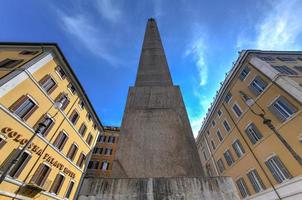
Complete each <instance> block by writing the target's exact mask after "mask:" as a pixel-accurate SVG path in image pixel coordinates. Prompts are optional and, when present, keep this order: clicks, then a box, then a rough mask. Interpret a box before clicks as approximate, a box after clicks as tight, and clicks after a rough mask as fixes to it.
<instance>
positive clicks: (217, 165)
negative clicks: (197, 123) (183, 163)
mask: <svg viewBox="0 0 302 200" xmlns="http://www.w3.org/2000/svg"><path fill="white" fill-rule="evenodd" d="M301 103H302V52H283V51H254V50H246V51H242V52H241V53H240V56H239V58H238V59H237V61H236V63H235V64H234V66H233V68H232V69H231V71H230V72H229V73H228V74H227V76H226V79H225V81H224V82H223V83H222V84H221V88H220V90H219V91H218V92H217V95H216V97H215V99H214V102H213V103H212V105H211V107H210V108H209V110H208V113H207V115H206V117H205V120H204V123H203V125H202V127H201V129H200V131H199V135H198V137H197V146H198V151H199V154H200V158H201V161H202V164H203V168H204V171H205V172H206V173H207V175H208V176H217V175H219V176H231V177H232V178H233V180H234V182H235V184H236V186H237V189H238V191H239V193H240V194H241V198H242V199H263V200H264V199H265V200H268V199H302V189H301V185H302V162H301V156H302V131H301V130H302V123H301V119H302V113H301V108H302V107H301V106H302V105H301Z"/></svg>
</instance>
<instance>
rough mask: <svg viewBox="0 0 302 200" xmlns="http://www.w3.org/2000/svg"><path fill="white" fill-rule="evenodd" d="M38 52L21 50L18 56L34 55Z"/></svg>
mask: <svg viewBox="0 0 302 200" xmlns="http://www.w3.org/2000/svg"><path fill="white" fill-rule="evenodd" d="M37 53H39V51H32V50H23V51H21V52H20V53H19V54H21V55H36V54H37Z"/></svg>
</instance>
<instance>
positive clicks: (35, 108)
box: [23, 105, 39, 121]
mask: <svg viewBox="0 0 302 200" xmlns="http://www.w3.org/2000/svg"><path fill="white" fill-rule="evenodd" d="M38 107H39V106H37V105H35V106H34V107H33V108H32V109H30V111H29V112H28V113H26V115H25V116H24V117H23V120H24V121H25V120H27V119H28V118H29V117H30V116H31V115H32V114H33V113H34V112H35V111H36V110H37V109H38Z"/></svg>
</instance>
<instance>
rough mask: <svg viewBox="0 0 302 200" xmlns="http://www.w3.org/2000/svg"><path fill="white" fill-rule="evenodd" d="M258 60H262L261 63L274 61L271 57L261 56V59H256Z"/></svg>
mask: <svg viewBox="0 0 302 200" xmlns="http://www.w3.org/2000/svg"><path fill="white" fill-rule="evenodd" d="M258 58H260V59H261V60H263V61H274V60H275V58H273V57H270V56H265V57H264V56H263V57H260V56H259V57H258Z"/></svg>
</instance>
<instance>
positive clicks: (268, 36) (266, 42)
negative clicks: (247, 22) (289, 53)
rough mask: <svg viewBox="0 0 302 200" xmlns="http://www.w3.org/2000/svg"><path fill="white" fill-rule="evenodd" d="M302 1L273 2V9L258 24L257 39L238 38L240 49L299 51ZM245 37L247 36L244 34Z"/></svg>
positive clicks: (301, 29) (301, 27) (301, 31)
mask: <svg viewBox="0 0 302 200" xmlns="http://www.w3.org/2000/svg"><path fill="white" fill-rule="evenodd" d="M301 8H302V1H300V0H292V1H279V2H276V1H272V9H271V10H270V11H269V12H267V14H266V15H265V17H264V19H263V20H261V21H260V22H259V23H258V24H256V26H255V29H256V37H255V38H254V39H249V38H246V37H243V36H242V35H241V36H240V37H239V38H238V41H237V46H238V47H239V48H257V49H262V50H297V49H299V48H301V43H299V42H297V40H298V39H299V37H301V35H302V23H301V19H302V9H301ZM244 35H245V34H244Z"/></svg>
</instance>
